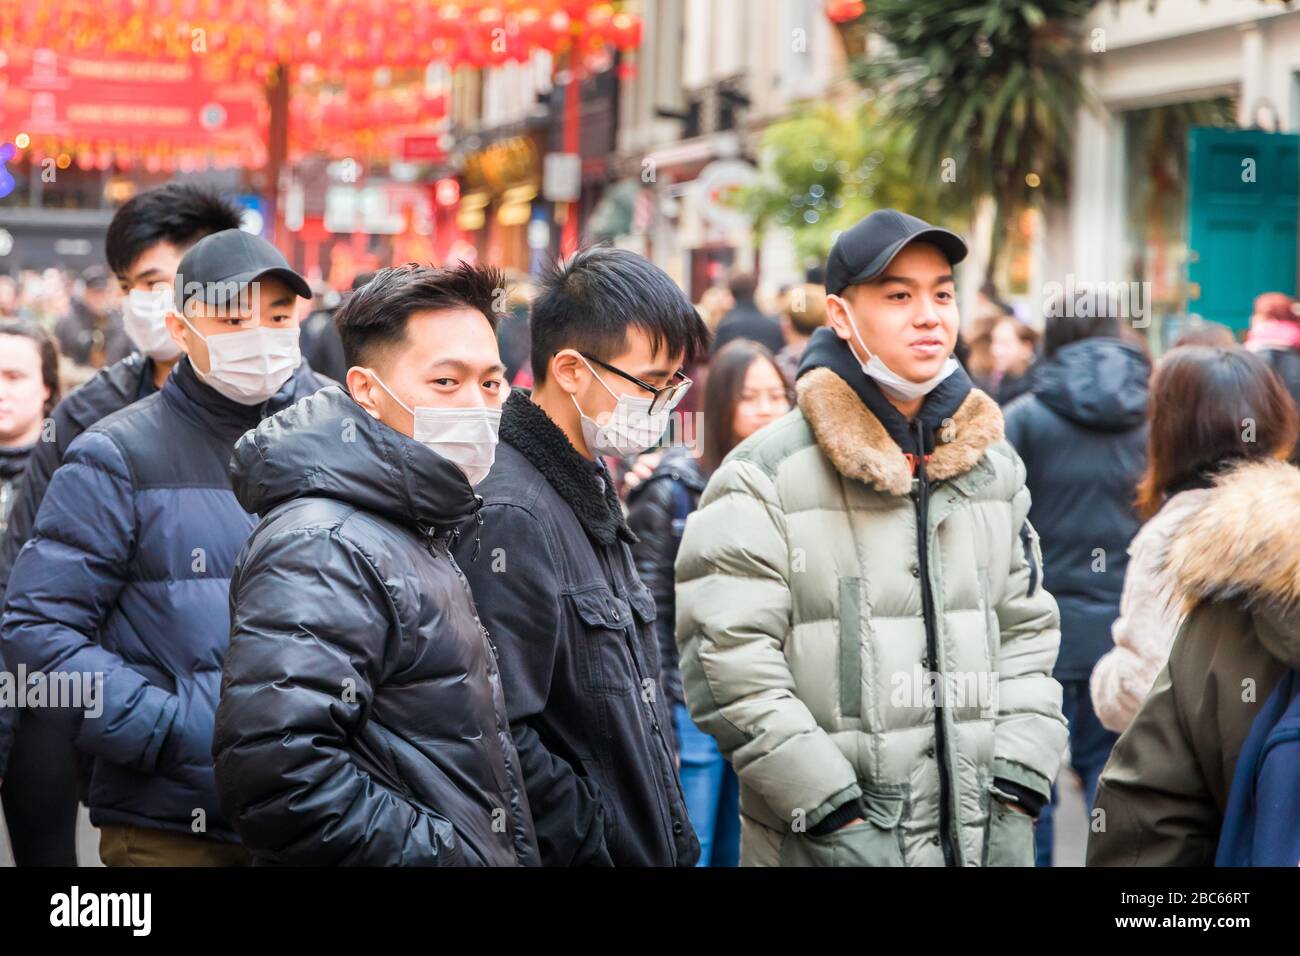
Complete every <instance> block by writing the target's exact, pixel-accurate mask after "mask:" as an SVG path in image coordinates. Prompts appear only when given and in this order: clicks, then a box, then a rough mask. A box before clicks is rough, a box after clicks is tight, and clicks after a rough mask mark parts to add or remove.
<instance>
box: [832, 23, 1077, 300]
mask: <svg viewBox="0 0 1300 956" xmlns="http://www.w3.org/2000/svg"><path fill="white" fill-rule="evenodd" d="M1094 5H1095V0H1036V2H1033V3H1026V2H1023V0H873V2H872V3H870V4H869V5H868V12H867V14H866V20H867V25H868V27H869V28H870V29H871V30H872V31H873V32H874V33H875V34H876V35H878V36H879V37H880V38H881V39H883V40H884V41H885V43H884V44H883V45H884V46H885V48H886V49H885V52H884V54H883V55H881V56H878V57H871V58H866V59H863V60H861V61H859V62H857V63H856V64H855V65H854V72H855V75H856V77H857V78H858V79H859V81H860V82H862V83H864V84H865V85H867V86H869V87H871V88H873V89H875V90H877V91H878V92H879V93H880V94H881V95H882V96H883V97H884V98H885V100H886V102H887V103H888V115H889V116H890V118H891V120H892V121H893V122H896V123H898V124H900V125H902V126H905V127H908V128H910V129H911V131H912V132H911V137H910V139H909V153H910V159H911V164H912V167H913V169H914V170H915V171H916V173H917V174H918V175H919V176H920V177H921V178H922V180H923V181H924V183H926V184H927V185H928V188H930V189H933V190H937V191H938V193H939V196H940V198H941V199H945V200H947V201H946V202H945V203H944V205H945V206H946V207H949V208H952V207H953V206H957V207H961V206H965V207H966V208H968V209H970V210H971V211H972V218H973V221H974V222H975V223H976V230H977V233H978V232H980V231H983V232H985V233H986V235H985V236H983V237H981V236H980V235H978V234H977V235H976V237H975V240H976V246H977V248H978V247H979V246H981V245H983V246H984V247H985V248H986V250H987V261H988V265H989V271H992V265H993V263H994V262H995V261H996V257H997V253H998V248H997V247H996V245H995V243H996V242H997V238H998V237H999V236H1000V235H1001V234H1002V231H1003V230H1001V229H995V228H994V224H995V222H998V221H1000V222H1009V221H1011V220H1012V217H1014V216H1016V215H1018V214H1019V212H1020V211H1021V210H1023V209H1025V208H1027V207H1031V206H1033V207H1037V206H1039V205H1040V204H1041V203H1042V202H1044V201H1053V200H1059V199H1063V198H1064V197H1065V194H1066V192H1067V188H1068V184H1069V175H1070V157H1071V150H1072V146H1073V130H1074V127H1075V123H1076V120H1077V113H1078V110H1079V108H1080V106H1082V105H1084V104H1085V103H1087V102H1089V94H1088V92H1087V90H1086V88H1085V85H1084V81H1083V77H1082V66H1083V52H1084V38H1083V35H1082V28H1083V21H1084V18H1085V17H1086V16H1087V14H1088V12H1089V11H1090V10H1091V9H1092V7H1093V6H1094ZM980 278H982V277H975V280H976V281H978V280H979V279H980Z"/></svg>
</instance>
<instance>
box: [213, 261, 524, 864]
mask: <svg viewBox="0 0 1300 956" xmlns="http://www.w3.org/2000/svg"><path fill="white" fill-rule="evenodd" d="M501 287H502V278H501V275H500V273H499V272H498V271H497V270H495V269H491V268H477V267H474V266H468V265H461V266H458V267H456V268H454V269H449V270H443V269H431V268H423V267H419V266H407V267H403V268H398V269H384V270H382V271H381V272H379V273H378V274H377V275H376V276H375V277H374V279H373V280H371V281H370V282H369V283H367V284H366V285H365V286H364V288H361V289H360V290H358V291H356V292H354V293H353V294H352V297H351V298H350V299H349V300H348V302H347V304H346V305H345V306H344V307H343V308H342V309H341V310H340V312H339V315H338V327H339V333H340V337H341V339H342V342H343V349H344V353H345V355H346V356H347V362H348V365H349V368H348V373H347V384H348V392H350V393H351V394H350V395H349V394H348V392H344V391H343V390H342V389H339V388H328V389H324V390H322V391H320V392H318V393H316V394H315V395H313V396H311V397H310V398H307V399H305V400H303V401H301V402H299V403H298V404H297V405H295V406H294V407H293V408H290V409H288V410H287V411H284V412H282V413H280V414H278V415H275V416H273V417H272V418H269V419H267V420H266V421H265V422H263V423H262V424H261V425H260V426H259V427H258V428H257V429H256V431H253V432H250V433H249V434H248V435H246V436H244V438H243V439H242V440H241V441H240V442H239V444H238V445H237V446H236V448H235V456H234V460H233V463H232V466H231V467H232V471H233V475H234V485H235V491H236V493H237V494H238V495H239V499H240V501H241V502H242V503H243V505H244V507H245V508H247V509H248V510H249V511H255V512H256V513H257V514H258V515H259V516H260V517H261V519H262V521H261V524H259V525H258V527H257V530H256V531H255V532H254V533H253V536H252V538H251V539H250V540H249V542H248V546H247V547H246V548H245V549H244V553H243V554H242V555H241V557H240V560H239V563H238V565H237V567H236V568H235V572H234V577H233V578H232V580H231V587H230V601H231V608H232V615H233V616H232V625H231V639H230V640H231V643H230V650H229V651H228V653H227V655H226V662H225V681H224V683H223V686H222V693H221V705H220V707H219V708H218V711H217V730H216V741H215V745H214V751H215V753H216V767H217V789H218V791H219V793H220V795H221V800H222V805H223V806H224V807H225V808H226V810H227V812H228V813H229V815H230V818H231V820H232V822H233V823H234V826H235V829H236V831H237V832H238V833H239V835H240V837H241V838H242V839H243V841H244V844H245V845H246V846H247V847H249V848H250V849H252V850H253V851H254V853H255V854H256V855H257V858H258V860H259V861H262V862H266V863H278V864H306V865H315V866H320V865H336V864H348V865H370V866H380V865H382V866H397V865H400V866H461V865H468V866H516V865H522V864H535V863H536V862H537V844H536V839H535V837H534V835H533V827H532V820H531V817H530V814H529V810H528V797H527V795H526V793H525V791H524V785H523V780H522V775H521V773H520V770H519V758H518V756H517V755H516V753H515V747H514V743H513V741H512V739H511V736H510V725H509V721H508V718H507V716H506V704H505V700H504V697H503V695H502V686H501V679H500V677H499V675H498V672H497V666H496V658H495V654H494V652H493V649H492V647H491V644H490V642H489V639H488V636H487V634H486V633H485V632H484V630H483V627H482V625H481V624H480V623H479V620H478V616H477V614H476V613H475V610H474V601H473V597H472V596H471V594H470V591H469V587H468V586H467V585H466V583H465V579H464V578H463V576H462V575H461V572H460V569H459V568H457V566H456V562H455V561H454V560H453V559H452V557H451V553H450V552H449V550H448V544H449V541H450V539H451V538H452V537H453V536H454V535H455V533H456V531H457V528H458V527H459V525H460V524H462V523H463V522H464V521H465V520H466V519H471V520H472V518H473V516H474V515H475V514H476V513H477V511H478V509H479V506H480V504H481V502H480V499H479V498H478V497H477V496H476V495H475V493H474V486H475V484H477V483H478V482H481V481H482V480H483V476H484V475H485V474H486V473H487V471H488V469H489V468H490V467H491V465H492V461H493V458H494V455H495V451H496V438H497V427H498V423H499V421H500V417H501V400H502V398H503V397H504V394H505V392H506V391H507V387H506V385H505V381H504V372H505V369H504V367H503V366H502V364H501V359H500V356H499V355H498V353H497V344H496V336H495V331H494V328H493V326H494V324H495V315H494V312H493V300H494V299H495V297H496V295H497V291H498V290H499V289H500V288H501Z"/></svg>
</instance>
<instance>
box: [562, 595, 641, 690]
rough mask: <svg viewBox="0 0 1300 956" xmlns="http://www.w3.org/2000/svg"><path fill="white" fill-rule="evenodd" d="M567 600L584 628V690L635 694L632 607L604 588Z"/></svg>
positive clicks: (581, 650)
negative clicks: (629, 632)
mask: <svg viewBox="0 0 1300 956" xmlns="http://www.w3.org/2000/svg"><path fill="white" fill-rule="evenodd" d="M565 598H566V599H567V600H568V601H569V603H570V604H572V605H573V609H574V612H575V613H576V614H577V616H578V619H579V620H580V621H581V622H582V625H583V633H582V635H581V639H580V640H579V642H578V643H579V653H578V671H579V673H578V681H579V683H580V684H581V686H582V688H583V689H584V690H587V691H590V692H592V693H597V694H629V693H631V692H632V689H633V683H634V680H635V674H634V670H635V668H634V666H633V662H632V659H631V656H630V649H629V647H628V631H629V629H630V628H631V627H632V625H633V618H632V606H631V605H630V604H629V603H628V602H627V601H625V600H623V599H622V598H620V597H618V596H617V595H615V594H614V593H613V592H612V591H610V589H609V588H607V587H604V586H602V585H596V586H593V587H588V588H583V589H582V590H580V591H571V592H569V593H567V594H566V595H565ZM652 603H653V602H652Z"/></svg>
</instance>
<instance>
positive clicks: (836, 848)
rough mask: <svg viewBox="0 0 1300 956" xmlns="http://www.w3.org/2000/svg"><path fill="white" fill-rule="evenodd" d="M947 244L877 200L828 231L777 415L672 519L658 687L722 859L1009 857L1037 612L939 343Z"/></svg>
mask: <svg viewBox="0 0 1300 956" xmlns="http://www.w3.org/2000/svg"><path fill="white" fill-rule="evenodd" d="M965 255H966V244H965V242H963V241H962V239H961V237H959V236H957V235H956V234H955V233H953V232H950V231H949V230H947V229H941V228H937V227H935V226H931V225H930V224H929V223H926V222H923V221H922V220H920V219H918V218H916V217H915V216H909V215H907V214H905V213H902V212H899V211H898V210H894V209H881V210H878V211H876V212H874V213H872V214H871V215H869V216H867V217H866V218H865V219H863V220H862V221H860V222H859V223H857V224H856V225H854V226H853V227H852V228H850V229H846V230H845V231H844V232H843V233H841V235H840V236H839V238H838V239H837V240H836V241H835V245H834V246H833V247H832V248H831V252H830V255H829V257H828V259H827V263H826V293H827V294H826V311H827V318H828V323H829V324H828V326H827V327H826V328H821V329H818V330H817V331H816V332H814V333H813V334H812V336H811V338H810V339H809V342H808V347H807V349H806V350H805V351H804V353H803V357H802V359H801V360H800V365H799V384H798V399H799V407H798V408H797V409H796V410H794V411H792V412H791V413H790V414H788V415H786V416H785V417H783V418H781V419H780V420H778V421H776V422H773V423H772V424H770V425H768V426H767V427H766V428H764V429H762V430H761V431H759V432H757V433H756V434H754V435H752V436H750V437H749V438H748V439H746V440H745V441H743V442H741V444H740V445H738V446H737V447H736V448H735V449H734V450H733V451H732V452H731V454H730V455H729V456H728V457H727V458H726V460H725V461H723V463H722V465H721V466H720V467H719V468H718V469H717V470H716V471H715V472H714V473H713V476H712V477H711V478H710V479H709V484H708V487H707V488H706V489H705V491H704V495H703V497H702V498H701V499H700V504H699V507H698V509H697V510H696V511H694V512H693V513H692V514H691V516H690V518H689V519H688V520H687V523H686V531H685V534H684V536H683V538H682V543H681V547H680V549H679V550H678V554H677V565H676V580H677V646H678V648H679V650H680V651H681V669H682V683H683V686H684V688H685V691H686V702H687V705H688V706H689V708H690V711H691V717H692V719H693V720H694V721H695V723H696V724H698V725H699V727H700V729H701V730H704V731H705V732H707V733H709V734H711V735H712V736H713V737H714V738H715V739H716V740H717V742H718V747H719V749H720V750H721V751H722V752H723V754H724V755H725V756H726V757H727V758H728V760H730V761H731V763H732V765H733V767H734V768H735V771H736V775H737V776H738V777H739V778H740V809H741V864H742V865H750V866H826V867H839V866H904V865H907V866H981V865H983V866H1030V865H1032V864H1033V861H1034V830H1033V826H1034V824H1033V817H1034V816H1035V815H1036V814H1037V813H1038V812H1039V810H1041V808H1042V807H1043V805H1044V804H1045V803H1046V802H1047V799H1048V795H1049V793H1050V791H1051V783H1052V780H1053V779H1054V778H1055V777H1056V773H1057V770H1058V768H1059V765H1060V760H1061V752H1062V750H1063V749H1064V747H1065V741H1066V724H1065V719H1064V717H1063V716H1062V714H1061V686H1060V684H1058V683H1057V682H1056V681H1055V680H1053V679H1052V676H1051V675H1052V664H1053V663H1054V662H1055V660H1056V652H1057V648H1058V646H1059V644H1060V632H1059V630H1058V621H1059V617H1058V613H1057V608H1056V602H1055V601H1054V600H1053V599H1052V596H1051V595H1050V594H1049V593H1048V592H1046V591H1045V590H1044V589H1043V581H1042V573H1043V565H1042V555H1041V552H1040V549H1039V547H1038V537H1037V534H1036V533H1035V532H1034V529H1033V526H1032V525H1031V524H1030V523H1029V521H1028V519H1027V515H1028V512H1029V492H1028V490H1026V488H1025V466H1024V465H1023V464H1022V463H1021V461H1020V459H1019V458H1017V457H1016V453H1015V450H1014V449H1013V448H1012V447H1011V446H1010V445H1009V444H1008V443H1007V441H1006V440H1005V438H1004V437H1003V422H1002V414H1001V412H1000V411H999V409H998V406H997V403H996V402H994V401H993V400H992V399H991V398H990V397H989V396H988V395H986V394H984V393H983V392H981V391H979V390H978V389H975V388H972V387H971V383H970V379H969V378H968V377H967V375H966V373H965V372H964V371H962V369H961V367H960V365H959V364H958V363H957V361H956V360H955V359H954V358H953V357H952V353H953V348H954V346H955V344H956V342H957V329H958V325H959V319H958V314H957V304H956V292H955V278H954V275H953V272H954V268H953V267H954V266H955V265H956V264H957V263H959V262H960V261H961V260H962V259H963V258H964V257H965Z"/></svg>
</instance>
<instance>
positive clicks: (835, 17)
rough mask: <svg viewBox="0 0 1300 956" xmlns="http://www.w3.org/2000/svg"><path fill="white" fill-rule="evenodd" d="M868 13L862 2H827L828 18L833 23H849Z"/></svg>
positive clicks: (829, 0)
mask: <svg viewBox="0 0 1300 956" xmlns="http://www.w3.org/2000/svg"><path fill="white" fill-rule="evenodd" d="M866 12H867V5H866V4H865V3H863V2H862V0H826V16H828V17H830V19H831V22H832V23H848V22H849V21H851V20H856V19H857V18H858V17H860V16H862V14H864V13H866Z"/></svg>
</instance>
